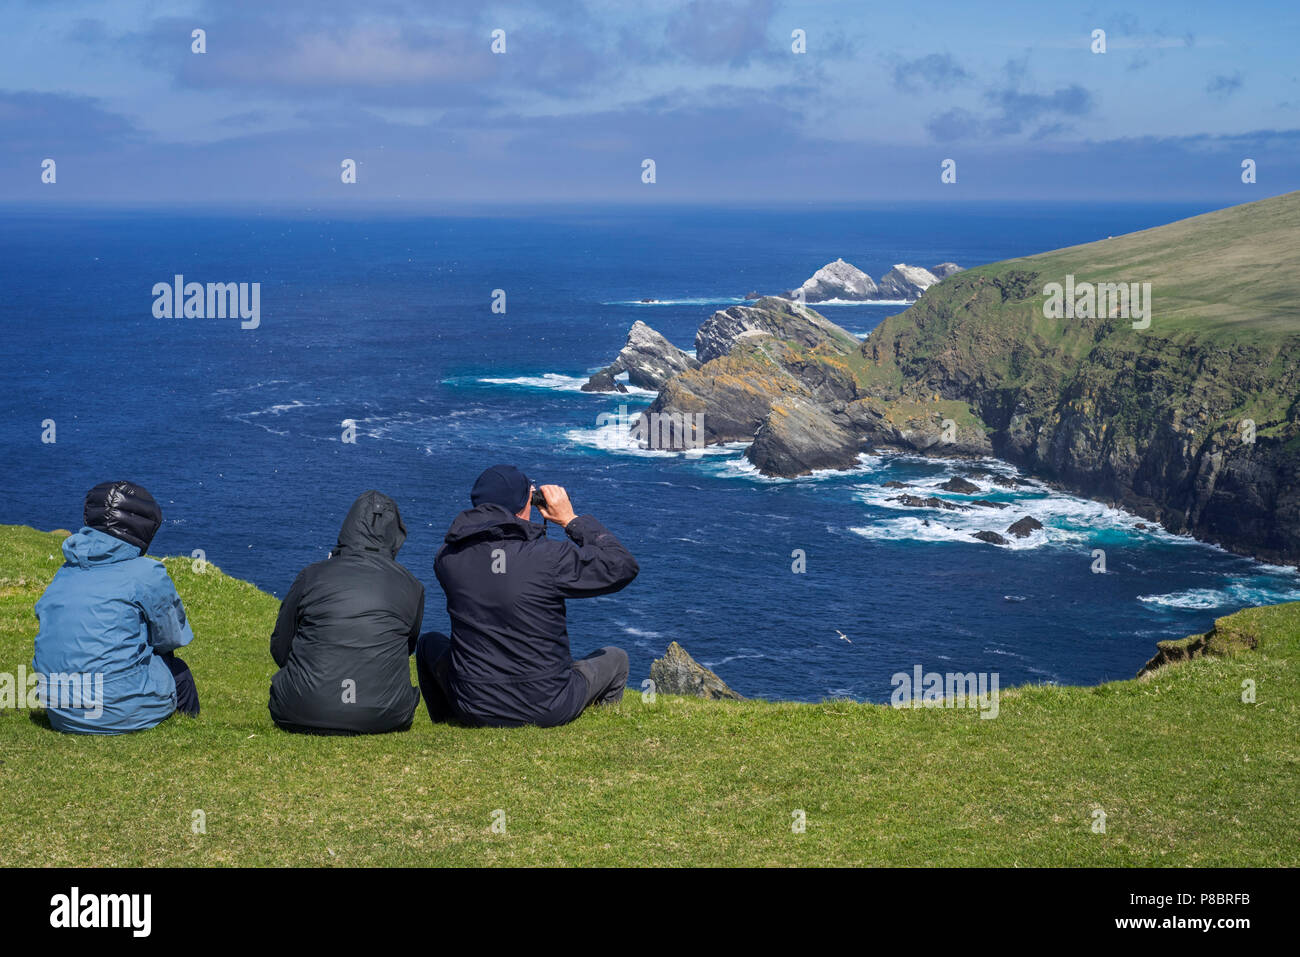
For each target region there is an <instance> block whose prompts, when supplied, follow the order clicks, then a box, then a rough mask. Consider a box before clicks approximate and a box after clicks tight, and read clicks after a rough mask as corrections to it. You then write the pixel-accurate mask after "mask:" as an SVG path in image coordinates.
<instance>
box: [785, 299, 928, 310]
mask: <svg viewBox="0 0 1300 957" xmlns="http://www.w3.org/2000/svg"><path fill="white" fill-rule="evenodd" d="M915 302H916V300H915V299H823V300H821V301H820V302H810V303H808V305H810V306H812V307H813V308H814V309H817V308H820V307H821V306H910V305H913V304H914V303H915Z"/></svg>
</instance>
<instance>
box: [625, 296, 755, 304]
mask: <svg viewBox="0 0 1300 957" xmlns="http://www.w3.org/2000/svg"><path fill="white" fill-rule="evenodd" d="M751 301H752V300H750V299H741V298H740V297H739V296H697V297H695V298H690V299H656V300H654V302H642V301H641V300H640V299H615V300H612V301H610V302H602V303H601V305H602V306H724V305H725V306H736V305H739V304H740V303H742V302H751Z"/></svg>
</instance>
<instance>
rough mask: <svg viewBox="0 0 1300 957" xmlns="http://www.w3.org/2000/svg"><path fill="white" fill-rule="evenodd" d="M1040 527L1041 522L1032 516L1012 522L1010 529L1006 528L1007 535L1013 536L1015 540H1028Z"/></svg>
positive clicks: (1041, 525)
mask: <svg viewBox="0 0 1300 957" xmlns="http://www.w3.org/2000/svg"><path fill="white" fill-rule="evenodd" d="M1042 527H1043V523H1042V522H1040V521H1039V520H1038V519H1036V518H1034V517H1033V516H1032V515H1026V516H1025V517H1024V518H1022V519H1020V520H1018V521H1015V522H1012V523H1011V525H1010V527H1008V528H1007V534H1008V535H1014V536H1016V538H1028V537H1029V536H1030V535H1032V534H1033V533H1034V532H1036V531H1038V529H1040V528H1042Z"/></svg>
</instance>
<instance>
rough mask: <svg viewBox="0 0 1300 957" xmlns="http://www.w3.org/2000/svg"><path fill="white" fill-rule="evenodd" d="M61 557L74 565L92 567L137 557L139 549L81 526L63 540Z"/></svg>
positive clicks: (96, 530)
mask: <svg viewBox="0 0 1300 957" xmlns="http://www.w3.org/2000/svg"><path fill="white" fill-rule="evenodd" d="M63 557H64V558H66V559H67V560H68V561H69V562H71V563H72V564H74V565H80V566H81V567H82V568H92V567H94V566H96V565H111V564H113V563H114V562H124V561H127V560H128V559H131V558H139V557H140V549H138V548H136V547H135V546H134V545H132V544H131V543H130V542H124V541H122V539H120V538H114V537H113V536H112V535H109V534H107V533H105V532H101V531H99V529H96V528H89V527H83V528H82V529H81V531H79V532H77V533H75V534H73V535H69V536H68V537H67V538H65V539H64V540H63Z"/></svg>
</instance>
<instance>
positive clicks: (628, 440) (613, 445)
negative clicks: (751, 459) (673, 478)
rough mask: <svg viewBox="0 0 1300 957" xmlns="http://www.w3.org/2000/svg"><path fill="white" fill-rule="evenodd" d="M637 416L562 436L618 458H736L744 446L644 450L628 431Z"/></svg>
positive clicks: (566, 433) (615, 419)
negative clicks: (632, 456) (738, 449)
mask: <svg viewBox="0 0 1300 957" xmlns="http://www.w3.org/2000/svg"><path fill="white" fill-rule="evenodd" d="M633 411H635V410H633ZM637 414H639V413H637ZM637 414H631V413H629V415H628V418H627V419H625V420H622V421H620V419H619V417H617V416H610V418H612V419H613V421H611V422H606V423H604V424H602V425H598V426H594V427H592V428H585V429H569V430H568V431H566V432H565V433H564V437H565V438H566V439H568V440H569V441H570V442H572V443H573V444H574V445H581V446H585V447H586V448H590V449H600V450H601V451H603V452H614V453H616V454H619V455H642V456H650V457H652V458H655V457H657V458H685V459H702V458H705V457H716V456H722V455H735V453H736V449H737V447H739V448H744V446H745V443H729V444H727V445H708V446H705V447H704V448H699V449H685V450H682V451H673V450H671V449H648V448H643V447H642V446H641V445H640V443H638V441H637V439H636V438H635V436H634V434H633V432H632V430H631V428H630V425H631V423H632V422H635V421H636V418H637Z"/></svg>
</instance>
